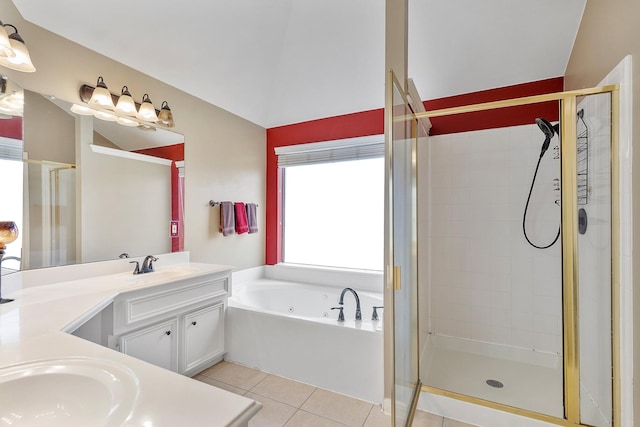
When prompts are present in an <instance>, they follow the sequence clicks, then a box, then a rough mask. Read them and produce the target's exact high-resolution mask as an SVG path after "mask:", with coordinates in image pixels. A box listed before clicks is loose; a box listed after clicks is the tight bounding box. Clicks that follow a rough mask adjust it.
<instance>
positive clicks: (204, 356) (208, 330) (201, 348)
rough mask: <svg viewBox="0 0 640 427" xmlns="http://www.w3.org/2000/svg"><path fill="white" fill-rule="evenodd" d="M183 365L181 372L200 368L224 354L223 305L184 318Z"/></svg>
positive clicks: (213, 306) (212, 306) (210, 307)
mask: <svg viewBox="0 0 640 427" xmlns="http://www.w3.org/2000/svg"><path fill="white" fill-rule="evenodd" d="M183 328H184V331H183V333H184V365H183V369H182V371H183V372H184V373H185V374H186V375H189V374H190V370H192V369H193V368H196V367H200V366H201V365H203V364H204V363H206V362H207V361H210V360H212V359H214V358H216V357H217V356H220V355H221V354H222V353H223V352H224V303H223V302H220V303H218V304H215V305H211V306H208V307H205V308H202V309H200V310H197V311H194V312H192V313H189V314H185V316H184V324H183Z"/></svg>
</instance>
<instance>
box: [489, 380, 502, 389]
mask: <svg viewBox="0 0 640 427" xmlns="http://www.w3.org/2000/svg"><path fill="white" fill-rule="evenodd" d="M486 382H487V385H489V386H491V387H495V388H502V387H504V384H502V383H501V382H500V381H498V380H487V381H486Z"/></svg>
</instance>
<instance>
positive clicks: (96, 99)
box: [71, 76, 175, 130]
mask: <svg viewBox="0 0 640 427" xmlns="http://www.w3.org/2000/svg"><path fill="white" fill-rule="evenodd" d="M79 94H80V99H81V100H82V102H84V103H86V104H87V105H82V104H73V105H72V106H71V111H72V112H74V113H76V114H80V115H87V116H91V115H93V116H95V117H97V118H99V119H102V120H109V121H115V122H116V123H118V124H121V125H123V126H137V127H138V128H139V129H142V130H155V128H156V127H161V128H162V127H165V128H172V127H174V126H175V123H174V121H173V113H172V112H171V109H170V108H169V104H168V103H167V101H164V102H163V103H162V107H161V110H160V111H158V110H156V109H155V107H154V106H153V103H152V102H151V99H150V98H149V95H148V94H146V93H145V94H144V96H143V97H142V102H141V103H140V104H138V103H137V102H135V101H134V100H133V97H132V96H131V93H130V92H129V88H128V87H127V86H123V87H122V91H121V94H120V96H117V95H114V94H112V93H111V92H109V89H108V88H107V85H106V83H105V82H104V79H103V78H102V76H100V77H98V81H97V84H96V87H95V88H94V87H92V86H89V85H82V86H80V91H79ZM114 101H115V103H114ZM114 104H115V105H114Z"/></svg>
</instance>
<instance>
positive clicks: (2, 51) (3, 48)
mask: <svg viewBox="0 0 640 427" xmlns="http://www.w3.org/2000/svg"><path fill="white" fill-rule="evenodd" d="M12 56H16V53H15V52H14V51H13V48H12V47H11V43H10V42H9V35H8V34H7V30H5V29H4V26H3V24H2V21H0V57H2V58H7V57H12Z"/></svg>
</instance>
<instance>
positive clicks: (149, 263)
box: [129, 255, 158, 274]
mask: <svg viewBox="0 0 640 427" xmlns="http://www.w3.org/2000/svg"><path fill="white" fill-rule="evenodd" d="M157 260H158V258H156V257H154V256H153V255H147V256H146V257H145V259H144V261H143V262H142V268H141V267H140V263H139V262H138V261H129V264H135V265H136V268H135V269H134V270H133V274H143V273H151V272H152V271H153V263H154V262H155V261H157Z"/></svg>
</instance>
